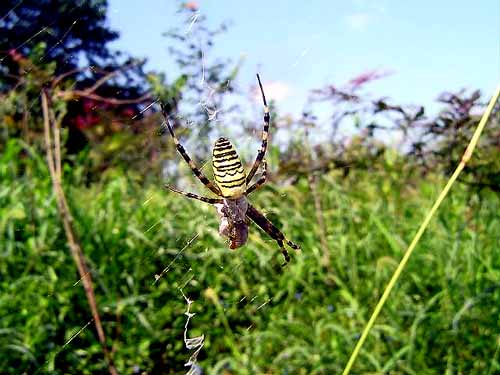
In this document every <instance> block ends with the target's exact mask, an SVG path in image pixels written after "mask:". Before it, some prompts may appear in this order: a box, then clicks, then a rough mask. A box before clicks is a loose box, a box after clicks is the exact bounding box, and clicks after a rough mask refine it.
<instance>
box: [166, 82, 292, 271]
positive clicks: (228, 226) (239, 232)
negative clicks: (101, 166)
mask: <svg viewBox="0 0 500 375" xmlns="http://www.w3.org/2000/svg"><path fill="white" fill-rule="evenodd" d="M257 80H258V82H259V87H260V92H261V93H262V100H263V102H264V128H263V130H262V144H261V146H260V149H259V151H258V153H257V157H256V158H255V162H254V163H253V166H252V168H251V169H250V172H248V174H246V173H245V170H244V168H243V165H242V163H241V159H240V158H239V156H238V153H237V152H236V149H235V148H234V146H233V145H232V144H231V142H230V141H229V140H228V139H227V138H225V137H221V138H219V139H217V141H216V142H215V145H214V148H213V153H212V167H213V172H214V180H215V184H214V183H213V182H212V181H210V180H209V179H208V178H207V177H206V176H205V175H204V174H203V172H202V171H201V170H200V169H199V168H198V167H197V165H196V163H195V162H194V161H193V160H192V159H191V158H190V157H189V155H188V154H187V152H186V150H185V149H184V147H183V146H182V145H181V143H180V142H179V139H178V138H177V136H176V135H175V132H174V128H173V126H172V124H171V123H170V121H169V119H168V113H167V111H166V109H165V106H164V105H163V104H162V107H161V108H162V113H163V117H164V118H165V122H166V125H167V127H168V130H169V132H170V135H171V136H172V138H173V140H174V143H175V147H176V148H177V151H178V152H179V154H180V155H181V156H182V158H183V159H184V160H185V161H186V163H187V164H188V165H189V167H190V168H191V170H192V172H193V173H194V175H195V176H196V177H197V178H198V179H199V180H200V181H201V183H203V184H204V185H205V186H206V187H207V188H208V189H210V190H211V191H212V192H213V193H214V194H216V195H217V196H218V197H220V198H208V197H202V196H199V195H197V194H193V193H187V192H184V191H181V190H179V189H176V188H174V187H172V186H170V185H165V187H166V188H167V189H169V190H170V191H173V192H175V193H178V194H181V195H184V196H185V197H188V198H191V199H196V200H199V201H202V202H205V203H209V204H211V205H213V206H215V208H216V210H217V214H218V216H219V219H220V225H219V233H220V234H221V235H222V236H223V237H226V238H228V240H229V248H230V249H236V248H238V247H241V246H243V245H244V244H245V243H246V242H247V239H248V226H249V224H250V220H252V221H253V222H254V223H255V224H257V225H258V226H259V227H260V228H262V230H264V231H265V232H266V233H267V234H269V236H270V237H271V238H273V239H274V240H275V241H276V242H277V243H278V246H279V247H280V249H281V253H282V254H283V257H284V258H285V263H283V266H284V265H286V264H287V263H288V262H289V261H290V255H289V254H288V251H287V250H286V249H285V246H284V244H285V243H286V244H287V245H288V246H289V247H290V248H292V249H295V250H299V249H300V247H299V246H298V245H296V244H295V243H293V242H292V241H290V240H288V239H287V238H286V237H285V236H284V235H283V233H281V231H280V230H279V229H278V228H276V226H274V224H272V223H271V222H270V221H269V220H268V219H267V218H266V217H265V216H264V215H263V214H262V213H260V212H259V211H258V210H257V209H256V208H255V207H253V206H252V205H251V204H250V203H249V202H248V200H247V196H248V195H249V194H250V193H252V192H254V191H255V190H257V189H259V188H260V187H262V185H264V183H265V182H266V178H267V162H266V160H265V159H264V156H265V154H266V150H267V143H268V135H269V125H270V115H269V107H268V106H267V102H266V97H265V95H264V89H263V88H262V83H261V81H260V77H259V75H258V74H257ZM261 162H262V165H263V168H262V176H261V177H260V178H259V179H258V180H257V181H256V182H255V183H254V184H251V181H252V179H253V177H254V175H255V173H256V172H257V170H258V169H259V166H260V165H261Z"/></svg>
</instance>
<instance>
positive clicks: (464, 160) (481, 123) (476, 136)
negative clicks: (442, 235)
mask: <svg viewBox="0 0 500 375" xmlns="http://www.w3.org/2000/svg"><path fill="white" fill-rule="evenodd" d="M499 95H500V86H498V87H497V89H496V91H495V94H494V95H493V97H492V98H491V100H490V103H489V104H488V107H487V108H486V111H485V112H484V114H483V116H482V117H481V120H480V121H479V125H478V126H477V129H476V131H475V132H474V135H473V136H472V138H471V140H470V142H469V145H468V146H467V149H466V150H465V152H464V155H463V156H462V160H461V161H460V163H459V164H458V166H457V168H456V169H455V172H453V175H452V176H451V177H450V179H449V180H448V182H447V183H446V186H445V187H444V189H443V191H441V194H439V197H438V198H437V200H436V202H435V203H434V205H433V206H432V208H431V210H430V211H429V213H428V214H427V216H426V217H425V219H424V221H423V222H422V225H420V228H419V229H418V231H417V233H416V234H415V237H414V238H413V240H412V241H411V243H410V246H408V249H407V250H406V253H405V255H404V256H403V258H402V259H401V262H400V263H399V265H398V268H397V269H396V271H395V272H394V274H393V275H392V278H391V280H390V281H389V283H388V284H387V286H386V288H385V290H384V294H382V297H380V300H379V301H378V303H377V306H375V309H374V310H373V313H372V315H371V317H370V320H368V323H367V324H366V326H365V328H364V330H363V333H362V334H361V337H360V338H359V340H358V342H357V344H356V347H355V348H354V350H353V352H352V354H351V357H350V358H349V361H348V362H347V365H346V366H345V368H344V371H343V372H342V375H347V374H349V372H350V371H351V368H352V365H353V364H354V361H355V360H356V358H357V356H358V354H359V351H360V350H361V347H362V346H363V344H364V342H365V340H366V338H367V337H368V334H369V333H370V330H371V329H372V327H373V324H374V323H375V320H377V317H378V315H379V314H380V311H381V310H382V307H383V306H384V304H385V302H386V301H387V298H388V297H389V294H390V293H391V291H392V289H393V288H394V285H395V284H396V282H397V280H398V279H399V276H400V275H401V272H402V271H403V269H404V268H405V266H406V263H408V259H410V256H411V254H412V252H413V250H414V249H415V247H416V246H417V243H418V241H419V240H420V237H422V234H423V233H424V231H425V229H426V228H427V226H428V225H429V222H430V221H431V219H432V217H433V216H434V213H435V212H436V211H437V209H438V208H439V206H440V205H441V203H442V202H443V200H444V198H445V197H446V195H447V194H448V192H449V191H450V189H451V187H452V185H453V183H454V182H455V181H456V179H457V177H458V176H459V175H460V173H461V172H462V170H463V169H464V168H465V165H466V164H467V162H468V161H469V159H470V158H471V156H472V152H473V151H474V149H475V148H476V145H477V142H478V140H479V136H480V135H481V133H482V131H483V129H484V127H485V125H486V123H487V122H488V119H489V117H490V115H491V112H492V111H493V108H494V107H495V103H496V102H497V100H498V97H499Z"/></svg>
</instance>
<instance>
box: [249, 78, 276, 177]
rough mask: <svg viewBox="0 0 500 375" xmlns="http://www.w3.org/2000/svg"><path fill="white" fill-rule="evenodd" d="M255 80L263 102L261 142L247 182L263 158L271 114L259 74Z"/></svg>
mask: <svg viewBox="0 0 500 375" xmlns="http://www.w3.org/2000/svg"><path fill="white" fill-rule="evenodd" d="M257 80H258V81H259V88H260V93H261V94H262V101H263V102H264V128H263V129H262V143H261V145H260V149H259V152H258V153H257V157H256V158H255V161H254V163H253V166H252V169H250V172H248V175H247V184H249V183H250V181H252V178H253V176H254V175H255V172H257V169H259V165H260V162H261V161H262V159H264V156H265V155H266V151H267V139H268V137H269V123H270V121H271V116H270V114H269V107H268V106H267V101H266V96H265V95H264V89H263V88H262V83H261V82H260V76H259V75H258V74H257Z"/></svg>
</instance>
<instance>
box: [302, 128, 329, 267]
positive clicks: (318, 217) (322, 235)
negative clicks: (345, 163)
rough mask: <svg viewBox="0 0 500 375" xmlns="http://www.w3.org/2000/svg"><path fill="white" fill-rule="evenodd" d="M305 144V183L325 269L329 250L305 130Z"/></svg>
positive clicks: (310, 150) (316, 180)
mask: <svg viewBox="0 0 500 375" xmlns="http://www.w3.org/2000/svg"><path fill="white" fill-rule="evenodd" d="M305 143H306V148H307V166H308V170H309V171H310V173H309V176H308V178H307V181H308V183H309V188H310V189H311V195H312V197H313V200H314V211H315V214H316V221H317V223H318V231H319V233H318V235H319V240H320V243H321V252H322V254H321V264H322V265H323V266H325V267H327V268H328V267H329V266H330V250H329V249H328V242H327V240H326V233H327V230H326V224H325V219H324V217H323V206H322V204H321V195H320V193H319V191H318V176H317V175H316V174H315V172H314V170H313V165H312V164H313V162H312V147H311V143H310V142H309V131H308V129H307V128H306V136H305Z"/></svg>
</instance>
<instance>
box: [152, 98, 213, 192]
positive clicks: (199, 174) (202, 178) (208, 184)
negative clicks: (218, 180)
mask: <svg viewBox="0 0 500 375" xmlns="http://www.w3.org/2000/svg"><path fill="white" fill-rule="evenodd" d="M161 110H162V113H163V117H164V118H165V122H166V124H167V127H168V131H169V132H170V135H171V136H172V138H173V139H174V143H175V147H176V148H177V151H178V152H179V154H180V155H181V156H182V158H183V159H184V160H185V161H186V163H188V165H189V168H191V170H192V171H193V173H194V175H195V176H196V177H197V178H198V180H200V181H201V183H202V184H204V185H205V186H206V187H207V188H209V189H210V190H211V191H212V192H213V193H215V194H216V195H219V196H220V195H221V192H220V190H219V188H218V187H217V186H215V185H214V184H213V183H212V182H211V181H210V180H209V179H208V178H207V177H206V176H205V175H204V174H203V172H202V171H201V170H200V169H199V168H198V167H197V166H196V163H195V162H194V161H193V160H192V159H191V158H190V157H189V155H188V154H187V152H186V150H185V149H184V147H183V146H182V145H181V143H180V142H179V139H178V138H177V137H176V135H175V133H174V128H173V127H172V124H171V123H170V120H169V119H168V113H167V111H166V109H165V107H164V105H163V103H162V105H161Z"/></svg>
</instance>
